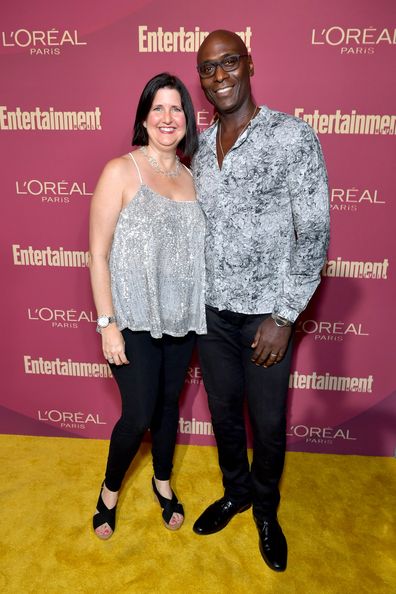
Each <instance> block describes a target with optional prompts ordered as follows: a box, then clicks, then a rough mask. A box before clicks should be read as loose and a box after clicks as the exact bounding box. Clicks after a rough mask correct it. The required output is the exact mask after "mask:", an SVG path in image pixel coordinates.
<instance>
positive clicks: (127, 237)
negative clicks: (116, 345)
mask: <svg viewBox="0 0 396 594" xmlns="http://www.w3.org/2000/svg"><path fill="white" fill-rule="evenodd" d="M131 157H132V155H131ZM132 158H133V157H132ZM135 164H136V163H135ZM136 166H137V165H136ZM138 173H139V177H140V182H141V186H140V188H139V190H138V192H137V194H136V196H135V197H134V198H133V199H132V200H131V202H129V204H128V205H127V206H126V207H125V208H124V209H123V210H122V211H121V213H120V216H119V218H118V221H117V225H116V228H115V231H114V237H113V243H112V247H111V253H110V262H109V265H110V275H111V292H112V297H113V305H114V310H115V316H116V320H117V326H118V328H119V329H120V330H123V329H124V328H129V329H130V330H146V331H149V332H150V334H151V336H152V337H153V338H161V336H162V334H170V335H171V336H184V335H185V334H187V332H189V331H195V332H196V333H197V334H204V333H205V332H206V321H205V301H204V285H205V264H204V235H205V220H204V215H203V213H202V210H201V208H200V206H199V204H198V202H196V201H175V200H171V199H170V198H166V197H165V196H161V195H160V194H157V193H156V192H154V191H153V190H151V188H149V187H148V186H146V185H145V184H144V183H143V180H142V178H141V175H140V171H139V169H138Z"/></svg>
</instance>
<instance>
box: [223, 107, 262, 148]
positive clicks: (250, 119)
mask: <svg viewBox="0 0 396 594" xmlns="http://www.w3.org/2000/svg"><path fill="white" fill-rule="evenodd" d="M257 110H258V107H257V105H255V106H254V110H253V112H252V114H251V116H250V118H249V119H248V121H247V122H246V124H245V125H244V127H243V128H242V130H241V131H240V132H239V134H238V136H237V137H236V138H235V140H234V143H233V145H232V146H234V144H235V143H236V141H237V140H238V138H239V137H240V136H242V134H243V133H244V132H245V130H246V128H247V127H248V125H249V124H250V122H251V121H252V119H253V118H254V116H255V115H256V113H257ZM219 146H220V150H221V154H222V155H223V159H224V157H225V156H226V154H227V153H229V151H230V149H231V147H230V148H229V149H228V151H226V152H224V150H223V144H222V142H221V122H220V121H219Z"/></svg>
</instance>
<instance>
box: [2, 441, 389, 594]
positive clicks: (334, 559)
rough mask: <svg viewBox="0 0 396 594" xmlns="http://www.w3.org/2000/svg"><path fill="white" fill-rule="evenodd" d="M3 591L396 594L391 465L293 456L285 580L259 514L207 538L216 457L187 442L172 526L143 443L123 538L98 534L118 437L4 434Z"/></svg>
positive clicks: (121, 520) (129, 488) (123, 509)
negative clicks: (202, 532)
mask: <svg viewBox="0 0 396 594" xmlns="http://www.w3.org/2000/svg"><path fill="white" fill-rule="evenodd" d="M0 447H1V450H0V451H1V469H2V473H3V477H2V481H1V499H0V505H1V542H2V545H1V552H0V559H1V560H0V563H1V569H0V591H1V592H4V593H5V594H11V593H18V594H25V593H28V592H34V593H40V594H41V593H51V594H58V593H63V592H65V593H66V592H67V593H70V594H74V593H80V592H81V593H96V594H104V593H109V594H110V593H111V594H123V593H129V592H132V593H137V594H146V593H147V594H148V593H153V594H162V593H167V594H168V593H169V594H179V593H187V594H190V593H195V592H197V593H200V594H201V593H202V594H223V593H227V594H239V593H243V594H244V593H249V594H256V593H257V594H261V593H263V594H267V593H274V594H288V593H293V594H294V593H295V594H299V593H301V594H333V593H337V594H338V593H339V594H341V593H342V594H352V593H356V594H362V593H366V592H367V593H370V594H380V593H381V594H382V593H386V594H392V593H394V592H396V561H395V553H396V532H395V524H394V516H395V510H396V505H395V493H396V488H395V482H396V480H395V479H396V462H395V460H394V459H391V458H371V457H359V456H330V455H324V454H300V453H289V454H288V455H287V463H286V468H285V473H284V479H283V484H282V495H283V503H282V505H281V509H280V512H279V517H280V519H281V522H282V526H283V528H284V531H285V534H286V536H287V539H288V543H289V565H288V569H287V571H286V572H285V573H284V574H277V573H274V572H272V571H271V570H270V569H268V568H267V566H266V565H265V564H264V562H263V561H262V559H261V556H260V554H259V552H258V547H257V533H256V529H255V527H254V524H253V521H252V517H251V511H250V510H249V511H248V512H246V513H243V514H240V515H238V516H237V517H236V518H234V519H233V520H232V522H231V524H230V525H229V526H228V527H227V528H226V529H225V530H223V531H222V532H220V533H218V534H215V535H212V536H206V537H204V536H197V535H195V534H194V533H193V532H192V530H191V527H192V524H193V522H194V520H195V519H196V517H197V515H198V514H199V513H200V512H201V511H202V510H203V509H204V508H205V506H206V505H207V504H208V503H209V502H211V501H213V500H214V499H215V498H217V497H220V496H221V495H222V488H221V482H220V476H219V471H218V467H217V458H216V449H215V448H211V447H198V446H195V447H193V446H188V447H187V446H178V448H177V452H176V457H175V479H174V487H175V490H176V492H177V494H178V495H179V497H180V498H181V499H182V501H183V503H184V506H185V510H186V521H185V523H184V525H183V527H182V528H181V530H180V531H179V532H170V531H168V530H166V529H165V528H164V527H163V526H162V524H161V519H160V511H159V506H158V504H157V503H156V502H154V500H153V496H152V493H151V490H150V489H151V486H150V478H151V474H152V470H151V458H150V452H149V446H148V445H147V444H145V445H143V446H142V448H141V451H140V453H139V455H138V457H137V460H136V462H135V463H134V465H133V468H132V470H131V472H130V474H129V475H128V479H127V483H126V485H125V488H124V490H123V492H122V496H121V498H120V504H119V512H118V525H117V529H116V532H115V534H114V535H113V537H112V538H111V539H110V540H109V541H107V542H101V541H99V540H98V539H97V538H96V537H95V535H94V534H93V531H92V529H91V516H92V513H93V511H94V508H95V504H96V500H97V496H98V491H99V486H100V482H101V480H102V473H103V468H104V464H105V458H106V454H107V447H108V442H107V441H97V440H83V439H65V438H48V437H21V436H9V435H1V436H0Z"/></svg>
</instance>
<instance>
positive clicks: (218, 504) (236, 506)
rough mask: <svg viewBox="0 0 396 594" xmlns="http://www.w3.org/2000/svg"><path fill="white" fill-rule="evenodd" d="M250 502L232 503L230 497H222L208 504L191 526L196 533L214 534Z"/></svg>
mask: <svg viewBox="0 0 396 594" xmlns="http://www.w3.org/2000/svg"><path fill="white" fill-rule="evenodd" d="M250 506H251V503H244V504H240V503H233V502H232V501H231V500H230V499H227V498H226V497H222V498H221V499H219V500H218V501H215V502H214V503H212V505H209V507H208V508H207V509H205V511H204V512H203V513H202V514H201V515H200V516H199V518H198V520H197V521H196V522H195V524H194V526H193V530H194V532H196V533H197V534H214V533H215V532H219V531H220V530H223V528H225V527H226V526H227V524H228V522H229V521H230V520H232V518H233V517H234V516H235V515H236V514H240V513H241V512H244V511H246V510H247V509H249V507H250Z"/></svg>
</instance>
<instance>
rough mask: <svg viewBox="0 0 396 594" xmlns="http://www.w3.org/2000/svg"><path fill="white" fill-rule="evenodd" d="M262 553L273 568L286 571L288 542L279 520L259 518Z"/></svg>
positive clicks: (257, 523) (258, 525)
mask: <svg viewBox="0 0 396 594" xmlns="http://www.w3.org/2000/svg"><path fill="white" fill-rule="evenodd" d="M255 522H256V525H257V529H258V533H259V537H260V540H259V548H260V553H261V555H262V557H263V559H264V561H265V562H266V564H267V565H268V567H270V568H271V569H273V570H274V571H285V569H286V565H287V542H286V538H285V535H284V534H283V532H282V528H281V527H280V526H279V523H278V520H276V519H273V520H257V519H256V518H255Z"/></svg>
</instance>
